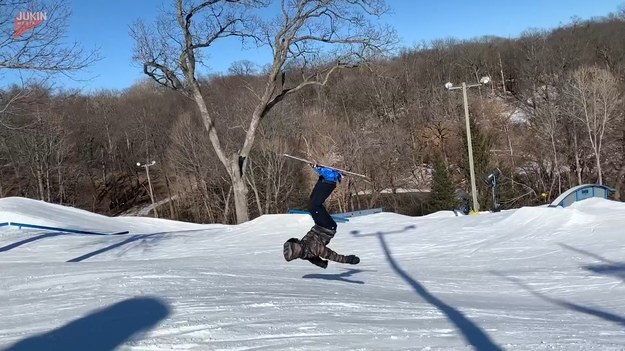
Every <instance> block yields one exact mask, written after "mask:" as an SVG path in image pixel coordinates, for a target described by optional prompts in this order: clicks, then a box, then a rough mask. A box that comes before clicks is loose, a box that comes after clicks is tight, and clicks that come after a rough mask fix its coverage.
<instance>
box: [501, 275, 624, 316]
mask: <svg viewBox="0 0 625 351" xmlns="http://www.w3.org/2000/svg"><path fill="white" fill-rule="evenodd" d="M493 274H495V275H497V276H500V277H502V278H503V279H506V280H508V281H510V282H512V283H514V284H516V285H518V286H520V287H521V288H522V289H523V290H525V291H527V292H529V293H530V294H532V295H534V296H536V297H538V298H540V299H542V300H544V301H547V302H549V303H552V304H554V305H558V306H560V307H564V308H567V309H569V310H572V311H576V312H580V313H584V314H588V315H591V316H594V317H597V318H601V319H603V320H606V321H608V322H613V323H616V324H619V325H621V326H623V327H625V318H623V317H622V316H619V315H616V314H614V313H610V312H606V311H602V310H600V309H597V308H591V307H586V306H582V305H578V304H575V303H571V302H568V301H565V300H560V299H556V298H553V297H549V296H547V295H544V294H542V293H540V292H538V291H536V290H534V289H532V288H531V287H529V286H528V285H526V284H525V283H523V282H522V281H521V280H520V279H517V278H512V277H508V276H505V275H503V274H501V273H498V272H493Z"/></svg>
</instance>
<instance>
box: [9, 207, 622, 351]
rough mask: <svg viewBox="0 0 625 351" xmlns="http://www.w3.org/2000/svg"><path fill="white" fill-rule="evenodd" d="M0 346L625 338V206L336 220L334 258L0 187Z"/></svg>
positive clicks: (260, 234)
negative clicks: (290, 252)
mask: <svg viewBox="0 0 625 351" xmlns="http://www.w3.org/2000/svg"><path fill="white" fill-rule="evenodd" d="M7 221H21V222H28V223H33V224H39V225H46V226H62V227H71V228H81V229H90V230H99V231H102V232H113V231H123V230H129V231H130V234H127V235H116V236H94V235H79V234H63V233H56V232H49V231H27V230H18V229H15V228H0V270H1V271H2V272H3V279H2V280H1V281H0V301H2V306H3V313H2V317H1V318H0V349H3V348H4V349H6V350H12V351H16V350H112V349H119V350H252V349H253V350H284V349H288V350H424V349H425V350H440V349H449V350H471V349H477V350H501V349H505V350H552V349H558V350H623V349H625V284H623V283H624V282H625V254H624V252H625V250H624V249H625V230H624V229H623V228H625V204H623V203H618V202H613V201H608V200H603V199H589V200H585V201H582V202H579V203H576V204H575V205H573V206H572V207H570V208H546V207H534V208H532V207H528V208H521V209H518V210H511V211H503V212H500V213H495V214H480V215H476V216H462V217H455V216H453V215H452V214H451V213H449V212H441V213H437V214H435V215H432V216H427V217H407V216H401V215H397V214H393V213H380V214H375V215H370V216H364V217H356V218H352V219H350V221H349V223H340V224H339V230H338V233H337V235H336V237H335V239H334V240H333V241H332V243H331V245H330V246H331V247H332V248H333V249H334V250H336V251H338V252H340V253H346V254H350V253H354V254H357V255H359V256H360V257H361V259H362V262H361V264H359V265H357V266H347V265H340V264H332V263H331V264H330V267H328V269H327V270H322V269H320V268H317V267H315V266H313V265H311V264H310V263H308V262H304V261H301V260H299V261H294V262H290V263H286V262H284V259H283V258H282V253H281V247H282V243H283V242H284V241H285V240H286V239H288V238H289V237H301V236H303V235H304V234H305V232H306V231H307V230H308V229H309V228H310V226H312V224H313V223H312V220H311V219H310V217H308V216H306V215H268V216H263V217H260V218H257V219H255V220H253V221H250V222H248V223H245V224H243V225H238V226H224V225H197V224H190V223H180V222H173V221H164V220H158V219H153V218H130V217H129V218H126V217H119V218H108V217H104V216H98V215H95V214H92V213H89V212H85V211H80V210H76V209H72V208H67V207H63V206H56V205H50V204H46V203H43V202H39V201H33V200H27V199H19V198H7V199H0V222H7Z"/></svg>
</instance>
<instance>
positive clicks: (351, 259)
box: [347, 255, 360, 264]
mask: <svg viewBox="0 0 625 351" xmlns="http://www.w3.org/2000/svg"><path fill="white" fill-rule="evenodd" d="M347 263H349V264H359V263H360V258H358V256H356V255H349V256H347Z"/></svg>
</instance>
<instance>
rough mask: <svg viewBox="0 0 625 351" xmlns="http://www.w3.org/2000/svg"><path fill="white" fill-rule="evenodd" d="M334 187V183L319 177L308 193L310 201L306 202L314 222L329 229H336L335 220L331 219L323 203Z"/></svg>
mask: <svg viewBox="0 0 625 351" xmlns="http://www.w3.org/2000/svg"><path fill="white" fill-rule="evenodd" d="M335 188H336V183H331V182H328V181H324V180H323V179H321V178H320V179H319V181H317V184H315V187H314V188H313V191H312V193H311V194H310V202H309V204H308V209H309V211H310V215H311V216H312V218H313V220H314V221H315V224H316V225H318V226H321V227H324V228H327V229H331V230H336V222H335V221H334V219H332V216H330V214H329V213H328V211H327V210H326V208H325V206H324V205H323V203H324V202H325V201H326V199H327V198H328V196H330V194H332V191H334V189H335Z"/></svg>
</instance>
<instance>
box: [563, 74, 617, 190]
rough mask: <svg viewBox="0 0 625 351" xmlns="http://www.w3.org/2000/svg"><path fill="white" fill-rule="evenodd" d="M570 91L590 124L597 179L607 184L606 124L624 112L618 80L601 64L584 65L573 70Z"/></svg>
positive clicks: (600, 182)
mask: <svg viewBox="0 0 625 351" xmlns="http://www.w3.org/2000/svg"><path fill="white" fill-rule="evenodd" d="M569 94H570V96H571V97H572V98H573V100H574V103H575V107H576V111H577V118H578V119H580V120H581V121H582V122H583V123H584V125H585V126H586V130H587V131H588V138H589V141H590V145H591V147H592V149H593V151H594V154H595V166H596V172H597V182H598V183H599V184H603V174H602V169H601V156H602V154H601V151H602V149H603V141H604V135H605V133H606V128H608V127H610V123H611V122H612V121H613V120H614V119H615V118H616V117H617V116H618V115H619V114H620V113H621V112H620V111H619V109H618V107H619V100H620V94H619V91H618V81H617V80H616V78H615V77H614V76H613V75H612V73H610V72H609V71H607V70H605V69H603V68H599V67H581V68H579V69H577V70H575V72H573V74H572V79H571V83H570V87H569Z"/></svg>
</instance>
